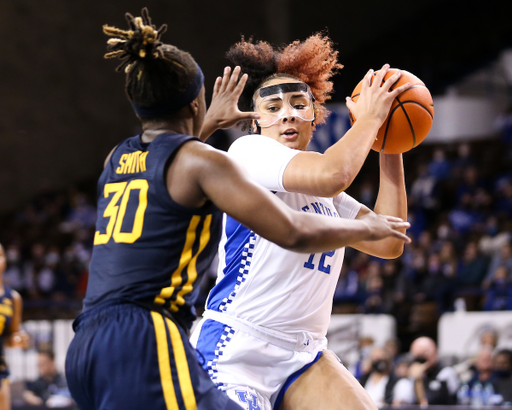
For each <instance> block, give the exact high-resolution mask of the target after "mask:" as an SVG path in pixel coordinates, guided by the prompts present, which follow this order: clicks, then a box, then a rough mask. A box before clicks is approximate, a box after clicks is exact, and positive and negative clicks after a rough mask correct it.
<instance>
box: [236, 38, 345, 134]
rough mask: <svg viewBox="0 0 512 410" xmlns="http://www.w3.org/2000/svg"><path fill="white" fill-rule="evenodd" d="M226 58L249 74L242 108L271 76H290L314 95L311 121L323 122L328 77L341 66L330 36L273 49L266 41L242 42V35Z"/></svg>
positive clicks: (329, 88)
mask: <svg viewBox="0 0 512 410" xmlns="http://www.w3.org/2000/svg"><path fill="white" fill-rule="evenodd" d="M226 57H227V58H228V59H229V60H230V61H231V62H232V63H233V64H235V65H239V66H240V67H241V68H242V74H244V73H247V74H248V75H249V78H248V81H247V83H246V85H245V89H244V91H243V93H242V96H241V97H240V101H239V107H240V110H242V111H251V110H252V109H253V107H252V99H253V96H254V93H255V92H256V91H257V90H258V89H259V88H261V87H262V86H263V85H264V84H265V83H266V82H267V81H269V80H271V79H273V78H280V77H290V78H295V79H297V80H299V81H302V82H304V83H306V84H308V85H309V87H310V88H311V92H312V93H313V96H314V97H315V121H314V124H315V125H317V124H322V123H324V122H325V120H326V118H327V116H328V115H329V111H327V109H326V108H325V106H324V103H325V102H326V101H327V100H329V99H330V98H331V93H332V89H333V83H332V81H330V79H331V77H332V76H333V75H334V74H336V72H337V71H338V70H339V69H341V68H343V65H341V64H339V63H338V51H335V50H334V48H333V43H332V41H331V39H330V38H329V37H328V36H326V35H325V34H322V33H316V34H314V35H312V36H310V37H308V38H307V39H306V40H304V41H299V40H297V41H294V42H293V43H291V44H289V45H287V46H285V47H280V48H277V49H276V48H274V47H272V45H270V44H269V43H268V42H265V41H258V42H256V43H255V42H253V40H252V38H251V39H249V40H248V41H246V40H245V39H244V38H243V37H242V40H241V41H240V42H239V43H236V44H235V45H234V46H232V47H231V48H230V49H229V51H228V52H227V54H226ZM242 129H244V130H246V129H250V121H249V122H244V123H243V124H242Z"/></svg>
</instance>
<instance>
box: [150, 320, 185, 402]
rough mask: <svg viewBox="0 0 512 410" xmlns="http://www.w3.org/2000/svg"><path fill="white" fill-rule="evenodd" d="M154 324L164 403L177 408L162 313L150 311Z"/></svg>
mask: <svg viewBox="0 0 512 410" xmlns="http://www.w3.org/2000/svg"><path fill="white" fill-rule="evenodd" d="M151 316H152V317H153V322H154V324H155V334H156V348H157V352H158V367H159V369H160V380H161V382H162V390H163V392H164V399H165V405H166V407H167V410H179V407H178V401H177V400H176V392H175V391H174V384H173V382H172V373H171V362H170V361H169V345H168V344H167V332H166V331H165V323H164V318H163V317H162V315H160V314H159V313H156V312H151Z"/></svg>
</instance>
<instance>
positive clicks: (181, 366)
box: [165, 318, 197, 410]
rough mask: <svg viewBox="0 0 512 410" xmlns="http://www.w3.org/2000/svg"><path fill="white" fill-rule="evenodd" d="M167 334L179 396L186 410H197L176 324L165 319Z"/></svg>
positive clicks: (185, 357) (183, 348)
mask: <svg viewBox="0 0 512 410" xmlns="http://www.w3.org/2000/svg"><path fill="white" fill-rule="evenodd" d="M165 321H166V323H167V327H168V329H169V333H170V334H171V343H172V347H173V351H174V361H175V363H176V369H177V370H178V380H179V382H180V389H181V395H182V396H183V402H184V403H185V409H186V410H197V404H196V397H195V394H194V389H193V387H192V380H191V379H190V372H189V370H188V361H187V355H186V353H185V347H184V346H183V340H181V334H180V331H179V330H178V327H177V326H176V324H175V323H174V322H173V321H172V320H169V319H167V318H166V319H165Z"/></svg>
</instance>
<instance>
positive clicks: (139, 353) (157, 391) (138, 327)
mask: <svg viewBox="0 0 512 410" xmlns="http://www.w3.org/2000/svg"><path fill="white" fill-rule="evenodd" d="M74 328H75V332H76V334H75V337H74V339H73V341H72V342H71V345H70V346H69V349H68V353H67V357H66V378H67V381H68V385H69V390H70V391H71V395H72V396H73V398H74V399H75V401H76V402H77V404H78V407H79V408H80V409H81V410H107V409H108V410H114V409H123V410H131V409H133V410H140V409H152V410H167V409H173V410H178V409H179V410H195V409H199V410H214V409H215V410H221V409H228V410H240V407H239V406H238V405H237V404H236V403H234V402H233V401H231V400H230V399H229V398H228V397H227V395H226V394H224V393H223V392H221V391H219V390H218V389H217V388H216V386H215V385H214V384H213V383H212V381H211V380H210V378H209V377H208V375H207V373H206V372H205V371H204V370H203V369H202V368H201V366H200V365H199V363H198V360H197V354H196V351H195V349H194V348H193V347H192V345H191V344H190V343H189V341H188V337H187V335H186V334H185V332H184V331H183V330H182V329H181V328H180V327H179V326H176V324H175V323H174V322H173V321H171V320H169V319H168V318H165V317H163V316H162V315H161V314H159V313H156V312H150V311H149V310H146V309H144V308H142V307H139V306H136V305H132V304H116V305H111V306H108V307H98V308H95V309H92V310H90V311H87V312H85V313H83V314H82V315H80V316H79V317H78V318H77V319H76V320H75V323H74Z"/></svg>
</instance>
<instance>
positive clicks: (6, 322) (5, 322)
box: [0, 285, 14, 357]
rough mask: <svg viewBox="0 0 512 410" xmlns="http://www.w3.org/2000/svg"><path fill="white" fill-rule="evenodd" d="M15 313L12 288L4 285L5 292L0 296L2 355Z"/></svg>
mask: <svg viewBox="0 0 512 410" xmlns="http://www.w3.org/2000/svg"><path fill="white" fill-rule="evenodd" d="M13 315H14V301H13V300H12V289H11V288H10V287H9V286H6V285H4V294H3V295H2V296H0V357H2V356H3V355H4V341H5V337H6V336H8V335H9V332H10V329H11V323H12V317H13Z"/></svg>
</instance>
